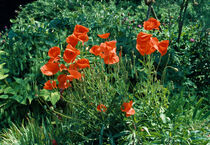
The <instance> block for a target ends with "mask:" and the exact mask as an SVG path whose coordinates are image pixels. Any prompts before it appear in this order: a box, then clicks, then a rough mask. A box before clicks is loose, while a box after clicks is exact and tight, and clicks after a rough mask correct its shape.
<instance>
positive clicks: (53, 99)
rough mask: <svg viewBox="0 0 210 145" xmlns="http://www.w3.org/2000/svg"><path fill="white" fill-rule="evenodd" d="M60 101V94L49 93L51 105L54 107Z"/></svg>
mask: <svg viewBox="0 0 210 145" xmlns="http://www.w3.org/2000/svg"><path fill="white" fill-rule="evenodd" d="M59 100H60V93H59V92H53V93H51V97H50V101H51V103H52V104H53V105H55V104H56V103H57V102H58V101H59Z"/></svg>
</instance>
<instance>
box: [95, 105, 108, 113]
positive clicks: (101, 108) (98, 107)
mask: <svg viewBox="0 0 210 145" xmlns="http://www.w3.org/2000/svg"><path fill="white" fill-rule="evenodd" d="M97 111H99V112H101V111H103V112H106V111H107V108H106V106H105V105H103V104H100V105H98V106H97Z"/></svg>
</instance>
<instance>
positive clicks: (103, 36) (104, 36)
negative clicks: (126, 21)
mask: <svg viewBox="0 0 210 145" xmlns="http://www.w3.org/2000/svg"><path fill="white" fill-rule="evenodd" d="M109 35H110V33H105V34H98V37H100V38H102V39H107V38H108V37H109Z"/></svg>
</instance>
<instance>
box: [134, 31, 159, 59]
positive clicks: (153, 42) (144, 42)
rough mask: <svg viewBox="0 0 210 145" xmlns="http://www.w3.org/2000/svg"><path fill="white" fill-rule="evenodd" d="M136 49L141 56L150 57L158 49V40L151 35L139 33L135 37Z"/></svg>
mask: <svg viewBox="0 0 210 145" xmlns="http://www.w3.org/2000/svg"><path fill="white" fill-rule="evenodd" d="M136 41H137V44H136V49H137V50H138V51H139V53H140V54H141V55H143V56H144V55H145V54H146V55H150V54H152V53H153V52H155V51H156V49H158V42H159V41H158V39H157V38H156V37H152V35H151V34H147V33H144V32H140V33H139V34H138V36H137V40H136Z"/></svg>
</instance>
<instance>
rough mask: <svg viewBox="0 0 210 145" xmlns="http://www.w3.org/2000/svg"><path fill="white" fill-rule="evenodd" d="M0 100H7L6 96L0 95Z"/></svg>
mask: <svg viewBox="0 0 210 145" xmlns="http://www.w3.org/2000/svg"><path fill="white" fill-rule="evenodd" d="M0 98H1V99H7V98H8V95H0Z"/></svg>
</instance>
